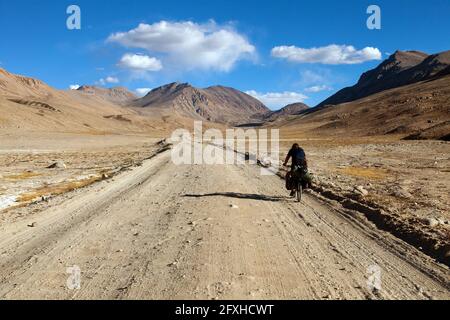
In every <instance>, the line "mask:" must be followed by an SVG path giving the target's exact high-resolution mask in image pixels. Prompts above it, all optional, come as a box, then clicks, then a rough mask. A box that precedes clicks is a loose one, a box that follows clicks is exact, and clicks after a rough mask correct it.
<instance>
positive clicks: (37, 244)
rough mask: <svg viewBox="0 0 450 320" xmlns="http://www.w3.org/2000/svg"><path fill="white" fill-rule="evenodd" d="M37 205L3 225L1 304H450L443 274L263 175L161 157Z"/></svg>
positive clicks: (357, 220)
mask: <svg viewBox="0 0 450 320" xmlns="http://www.w3.org/2000/svg"><path fill="white" fill-rule="evenodd" d="M33 206H38V207H39V206H41V207H39V210H36V212H35V213H33V212H34V211H33V210H32V207H33ZM33 206H32V207H30V209H29V211H28V214H26V215H22V216H17V217H15V219H14V221H10V223H5V224H1V225H0V248H1V250H0V298H4V299H15V298H25V299H30V298H39V299H42V298H56V299H92V298H100V299H109V298H113V299H197V298H205V299H231V298H233V299H269V298H270V299H437V298H442V299H450V293H449V288H450V286H449V280H450V273H449V269H448V268H447V267H446V266H443V265H441V264H438V263H436V262H435V261H434V260H433V259H431V258H429V257H428V256H426V255H424V254H423V253H421V252H420V251H418V250H417V249H415V248H413V247H411V246H410V245H408V244H406V243H404V242H403V241H401V240H398V239H397V238H395V237H393V236H391V235H390V234H388V233H386V232H382V231H379V230H377V229H376V228H375V227H374V226H373V225H372V224H371V223H369V222H367V221H366V220H364V219H363V218H362V217H361V215H358V214H354V215H353V214H350V213H349V212H348V211H345V212H344V211H341V210H340V209H339V207H336V206H334V204H333V203H332V202H325V201H322V200H319V198H318V197H316V195H315V194H314V193H311V194H307V195H305V197H304V200H303V202H302V203H296V202H294V201H293V200H292V199H290V198H288V197H287V192H286V190H284V186H283V183H282V182H281V181H280V179H279V178H278V177H277V176H261V175H260V170H259V168H258V167H256V166H251V165H243V166H235V165H229V166H214V165H198V166H192V165H183V166H175V165H174V164H173V163H172V162H171V161H170V152H165V153H162V154H159V155H157V156H156V157H155V158H153V159H151V160H147V161H145V162H144V163H143V165H141V166H138V167H136V168H134V169H133V170H132V171H128V172H122V173H120V174H119V175H117V176H116V177H114V178H113V179H111V180H105V181H101V182H99V183H96V184H94V185H91V186H90V187H87V188H84V189H80V190H77V191H75V192H72V193H70V194H67V195H66V196H65V199H63V200H61V199H59V198H54V199H50V200H49V201H48V202H47V203H41V204H35V205H33ZM42 209H43V210H42ZM27 225H28V226H32V227H28V226H27ZM73 266H77V267H79V268H80V270H81V288H80V289H79V290H70V289H69V288H68V287H67V285H66V282H67V279H68V277H69V276H70V274H68V273H67V268H68V267H73ZM374 268H375V269H377V268H379V270H380V272H381V289H380V290H373V289H372V288H371V287H370V286H368V280H370V279H373V278H371V275H372V273H371V272H372V271H371V270H374Z"/></svg>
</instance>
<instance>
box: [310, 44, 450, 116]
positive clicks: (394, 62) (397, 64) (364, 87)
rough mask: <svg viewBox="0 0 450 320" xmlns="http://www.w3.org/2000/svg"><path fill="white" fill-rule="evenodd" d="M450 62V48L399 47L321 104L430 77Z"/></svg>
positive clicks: (359, 97)
mask: <svg viewBox="0 0 450 320" xmlns="http://www.w3.org/2000/svg"><path fill="white" fill-rule="evenodd" d="M449 66H450V51H444V52H441V53H439V54H434V55H430V56H429V55H427V54H425V53H423V52H418V51H404V52H403V51H397V52H395V53H394V54H393V55H391V56H390V57H389V58H388V59H387V60H385V61H383V62H382V63H381V64H380V65H379V66H378V67H376V68H375V69H373V70H370V71H368V72H365V73H364V74H363V75H362V76H361V78H360V79H359V81H358V83H357V84H356V85H354V86H353V87H348V88H344V89H342V90H340V91H339V92H337V93H336V94H334V95H332V96H331V97H329V98H328V99H326V100H325V101H323V102H321V103H320V104H319V105H318V107H323V106H325V105H337V104H340V103H345V102H351V101H355V100H357V99H361V98H364V97H367V96H370V95H372V94H375V93H378V92H381V91H384V90H388V89H393V88H397V87H401V86H404V85H408V84H412V83H416V82H419V81H423V80H427V79H430V78H432V77H434V76H435V75H437V74H439V73H440V72H445V70H446V69H447V68H448V67H449Z"/></svg>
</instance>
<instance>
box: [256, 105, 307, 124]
mask: <svg viewBox="0 0 450 320" xmlns="http://www.w3.org/2000/svg"><path fill="white" fill-rule="evenodd" d="M308 109H309V107H308V106H307V105H306V104H304V103H301V102H297V103H291V104H288V105H287V106H285V107H283V108H281V109H280V110H277V111H272V112H270V113H268V114H267V115H266V116H265V117H264V119H265V120H266V121H275V120H277V119H280V118H283V117H287V116H292V115H298V114H300V113H302V112H304V111H306V110H308Z"/></svg>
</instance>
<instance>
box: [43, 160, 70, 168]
mask: <svg viewBox="0 0 450 320" xmlns="http://www.w3.org/2000/svg"><path fill="white" fill-rule="evenodd" d="M47 169H67V166H66V164H65V163H64V161H61V160H59V161H56V162H54V163H52V164H51V165H49V166H48V167H47Z"/></svg>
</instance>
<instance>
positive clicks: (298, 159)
mask: <svg viewBox="0 0 450 320" xmlns="http://www.w3.org/2000/svg"><path fill="white" fill-rule="evenodd" d="M288 157H291V158H292V164H293V165H297V166H302V165H304V163H305V159H306V155H305V151H304V150H303V149H302V148H298V149H291V150H289V153H288Z"/></svg>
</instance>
